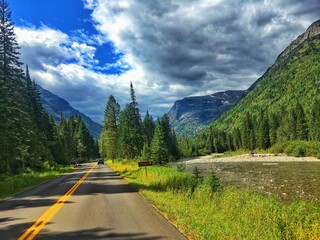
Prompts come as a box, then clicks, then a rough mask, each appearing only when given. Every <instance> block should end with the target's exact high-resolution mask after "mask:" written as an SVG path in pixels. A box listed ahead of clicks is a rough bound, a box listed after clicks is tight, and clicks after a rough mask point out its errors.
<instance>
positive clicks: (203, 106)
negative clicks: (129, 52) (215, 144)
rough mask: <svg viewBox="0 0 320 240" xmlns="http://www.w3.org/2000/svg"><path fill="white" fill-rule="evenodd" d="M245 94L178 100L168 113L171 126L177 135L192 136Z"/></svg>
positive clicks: (224, 94) (240, 92) (215, 94)
mask: <svg viewBox="0 0 320 240" xmlns="http://www.w3.org/2000/svg"><path fill="white" fill-rule="evenodd" d="M245 93H246V91H224V92H217V93H214V94H211V95H207V96H198V97H186V98H184V99H182V100H178V101H176V102H175V103H174V105H173V107H172V108H171V109H170V111H169V112H168V115H169V118H170V123H171V126H172V127H173V128H174V130H175V131H176V133H177V134H178V135H189V136H192V135H194V134H196V133H197V132H199V131H200V130H201V129H202V128H203V127H204V126H206V125H208V124H209V123H211V122H212V121H213V120H214V119H216V118H218V117H219V116H220V115H221V114H222V113H224V112H225V111H226V110H228V109H229V108H230V107H232V106H233V105H234V104H235V103H236V102H237V101H238V100H239V99H240V98H242V97H243V96H244V95H245Z"/></svg>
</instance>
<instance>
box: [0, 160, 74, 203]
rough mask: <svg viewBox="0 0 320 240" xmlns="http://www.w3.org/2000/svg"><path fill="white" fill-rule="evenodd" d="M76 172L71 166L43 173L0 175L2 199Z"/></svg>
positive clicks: (29, 172)
mask: <svg viewBox="0 0 320 240" xmlns="http://www.w3.org/2000/svg"><path fill="white" fill-rule="evenodd" d="M72 170H74V168H73V167H71V166H65V167H62V166H61V167H55V169H54V170H53V169H50V170H46V171H43V172H34V171H31V170H29V171H27V172H24V173H20V174H17V175H8V174H6V175H5V174H3V175H0V198H4V197H8V196H11V195H13V194H15V193H18V192H21V191H23V190H26V189H29V188H31V187H33V186H36V185H38V184H40V183H42V182H45V181H48V180H50V179H53V178H55V177H58V176H60V175H62V174H64V173H67V172H71V171H72Z"/></svg>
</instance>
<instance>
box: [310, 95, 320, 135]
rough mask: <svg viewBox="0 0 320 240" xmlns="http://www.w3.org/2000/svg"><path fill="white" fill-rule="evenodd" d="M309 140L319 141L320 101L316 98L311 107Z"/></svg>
mask: <svg viewBox="0 0 320 240" xmlns="http://www.w3.org/2000/svg"><path fill="white" fill-rule="evenodd" d="M309 129H310V140H313V141H320V101H319V99H317V100H316V101H315V102H314V104H313V106H312V108H311V117H310V124H309Z"/></svg>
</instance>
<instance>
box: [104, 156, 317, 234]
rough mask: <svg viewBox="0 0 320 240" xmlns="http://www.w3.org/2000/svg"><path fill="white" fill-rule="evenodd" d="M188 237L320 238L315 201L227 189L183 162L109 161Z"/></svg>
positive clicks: (211, 175)
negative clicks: (169, 164)
mask: <svg viewBox="0 0 320 240" xmlns="http://www.w3.org/2000/svg"><path fill="white" fill-rule="evenodd" d="M107 163H108V164H109V165H110V166H111V167H112V168H113V169H114V170H115V171H117V172H118V173H119V174H121V175H122V176H123V177H124V178H125V179H126V180H127V181H128V182H129V183H130V184H131V185H132V186H134V187H135V188H136V189H137V190H139V192H140V193H141V194H142V195H143V196H144V197H146V198H147V199H148V200H149V201H150V202H151V203H152V204H153V205H154V206H156V208H157V209H158V210H160V211H161V212H162V213H163V214H164V216H165V217H166V218H168V219H169V220H170V221H171V222H172V223H173V224H174V225H176V226H177V227H178V228H179V230H180V231H181V232H183V233H184V234H185V235H186V236H188V237H189V238H190V239H320V204H319V202H317V201H311V202H306V201H294V202H291V203H284V202H282V201H281V200H280V199H278V198H276V197H272V196H267V195H263V194H260V193H254V192H251V191H249V190H238V189H234V188H231V187H223V186H221V184H220V181H219V179H218V178H217V177H216V176H215V173H214V172H212V173H211V174H210V175H209V176H208V177H207V178H205V179H202V178H201V177H200V176H199V174H198V173H197V172H198V171H197V170H196V169H194V171H193V174H192V175H190V174H187V173H185V172H184V171H183V170H184V169H183V166H180V167H179V168H178V169H180V171H179V170H175V169H172V168H169V167H164V166H151V167H148V169H147V175H146V172H145V169H144V168H139V167H138V165H137V163H136V162H134V161H114V162H113V163H112V162H111V161H107Z"/></svg>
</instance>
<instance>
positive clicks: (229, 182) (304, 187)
mask: <svg viewBox="0 0 320 240" xmlns="http://www.w3.org/2000/svg"><path fill="white" fill-rule="evenodd" d="M195 167H197V168H198V169H199V170H200V171H201V175H202V176H204V177H205V176H206V175H207V174H208V173H209V172H210V171H211V170H213V171H215V172H216V173H217V176H218V177H219V178H220V179H221V181H222V183H223V185H224V186H234V187H237V188H249V189H251V190H254V191H257V192H262V193H265V194H273V195H277V196H279V197H280V198H281V199H283V200H285V201H291V200H295V199H304V200H312V199H318V200H320V162H211V163H190V162H189V163H188V164H186V171H187V172H190V173H192V171H193V169H194V168H195Z"/></svg>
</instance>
